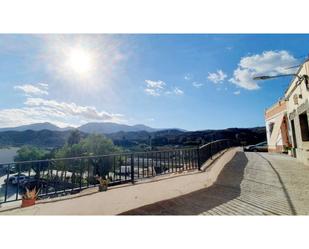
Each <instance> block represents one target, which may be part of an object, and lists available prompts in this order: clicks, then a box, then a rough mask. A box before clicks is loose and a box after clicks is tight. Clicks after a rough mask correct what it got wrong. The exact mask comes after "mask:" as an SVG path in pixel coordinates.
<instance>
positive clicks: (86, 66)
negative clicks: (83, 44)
mask: <svg viewBox="0 0 309 249" xmlns="http://www.w3.org/2000/svg"><path fill="white" fill-rule="evenodd" d="M67 66H68V67H69V68H70V69H71V70H72V71H73V72H74V73H77V74H79V75H81V76H84V75H87V74H89V72H90V71H91V70H92V69H93V67H94V62H93V56H92V55H91V53H90V52H89V51H87V50H85V49H83V48H73V49H71V50H70V51H69V53H68V58H67Z"/></svg>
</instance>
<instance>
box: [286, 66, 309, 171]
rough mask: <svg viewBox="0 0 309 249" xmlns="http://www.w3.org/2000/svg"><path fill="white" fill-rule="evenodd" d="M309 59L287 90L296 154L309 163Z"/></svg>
mask: <svg viewBox="0 0 309 249" xmlns="http://www.w3.org/2000/svg"><path fill="white" fill-rule="evenodd" d="M308 74H309V61H308V60H307V61H305V62H304V63H303V64H302V65H301V66H300V68H299V70H298V72H297V75H298V77H294V79H293V80H292V82H291V84H290V86H289V87H288V89H287V90H286V92H285V100H286V111H287V117H288V122H289V128H290V129H289V130H288V131H289V137H290V138H291V143H292V151H293V154H294V156H295V157H296V158H297V159H298V160H299V161H301V162H302V163H304V164H306V165H309V125H308V123H309V122H308V117H309V85H308V79H307V77H308Z"/></svg>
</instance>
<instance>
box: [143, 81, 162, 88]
mask: <svg viewBox="0 0 309 249" xmlns="http://www.w3.org/2000/svg"><path fill="white" fill-rule="evenodd" d="M145 82H146V84H147V87H149V88H154V89H163V88H164V86H165V85H166V84H165V82H164V81H162V80H158V81H154V80H145Z"/></svg>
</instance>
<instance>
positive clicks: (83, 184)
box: [0, 140, 232, 204]
mask: <svg viewBox="0 0 309 249" xmlns="http://www.w3.org/2000/svg"><path fill="white" fill-rule="evenodd" d="M231 146H232V143H231V141H230V140H218V141H215V142H211V143H208V144H206V145H203V146H201V147H199V148H184V149H172V150H164V151H149V152H136V153H121V154H111V155H102V156H87V157H73V158H59V159H50V160H36V161H25V162H11V163H4V164H0V204H1V203H5V202H11V201H17V200H20V199H21V198H22V195H23V193H24V191H25V188H26V187H28V188H33V187H34V186H35V187H37V188H39V189H40V193H39V197H40V198H46V197H55V196H61V195H66V194H73V193H78V192H80V191H81V190H83V189H86V188H90V187H94V186H97V185H98V181H97V176H105V177H107V178H108V179H109V185H116V184H123V183H129V182H131V183H134V182H136V181H138V180H141V179H145V178H150V177H155V176H157V175H163V174H170V173H174V172H181V171H187V170H196V169H201V166H202V165H203V163H204V162H205V161H207V160H208V159H210V158H211V157H212V155H214V154H216V153H217V152H219V151H221V150H223V149H226V148H228V147H231Z"/></svg>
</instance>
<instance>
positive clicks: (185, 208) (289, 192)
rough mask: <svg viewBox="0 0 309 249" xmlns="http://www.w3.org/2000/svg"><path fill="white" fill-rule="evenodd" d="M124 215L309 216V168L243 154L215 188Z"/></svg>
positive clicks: (282, 158) (282, 159) (271, 156)
mask: <svg viewBox="0 0 309 249" xmlns="http://www.w3.org/2000/svg"><path fill="white" fill-rule="evenodd" d="M124 214H145V215H152V214H165V215H185V214H187V215H197V214H203V215H296V214H298V215H305V214H309V166H305V165H303V164H301V163H298V162H297V161H296V160H295V159H294V158H291V157H288V156H285V155H276V154H268V153H254V152H246V153H244V152H240V151H239V152H237V153H236V155H235V156H234V158H233V159H232V160H231V161H230V162H229V163H228V164H227V165H226V166H225V168H224V169H223V170H222V171H221V173H220V175H219V177H218V179H217V181H216V183H215V184H214V185H212V186H211V187H209V188H203V189H201V190H198V191H194V192H192V193H189V194H186V195H182V196H180V197H176V198H173V199H170V200H166V201H161V202H157V203H154V204H151V205H147V206H144V207H140V208H137V209H134V210H131V211H128V212H126V213H124Z"/></svg>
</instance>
